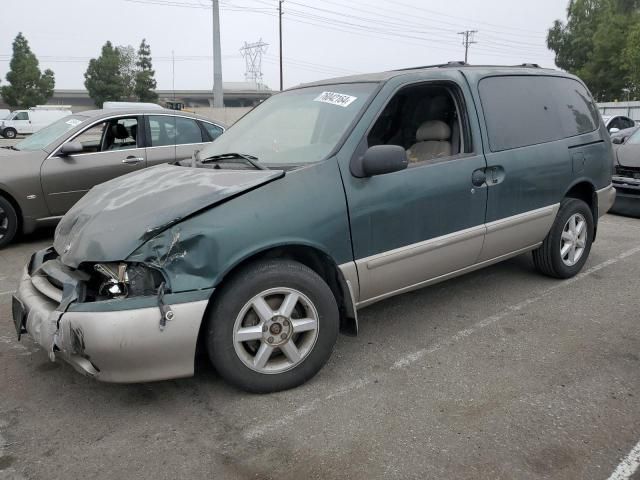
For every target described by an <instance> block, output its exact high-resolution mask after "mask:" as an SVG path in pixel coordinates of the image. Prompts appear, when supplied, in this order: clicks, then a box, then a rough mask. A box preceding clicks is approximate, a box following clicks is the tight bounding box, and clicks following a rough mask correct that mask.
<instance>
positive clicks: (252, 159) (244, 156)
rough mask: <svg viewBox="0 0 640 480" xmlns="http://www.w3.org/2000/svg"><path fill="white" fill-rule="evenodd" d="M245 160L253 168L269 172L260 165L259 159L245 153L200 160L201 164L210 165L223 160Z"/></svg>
mask: <svg viewBox="0 0 640 480" xmlns="http://www.w3.org/2000/svg"><path fill="white" fill-rule="evenodd" d="M238 159H239V160H244V161H245V162H247V163H248V164H250V165H251V166H252V167H255V168H257V169H258V170H269V169H268V168H267V167H265V166H264V165H260V164H259V163H258V157H254V156H253V155H247V154H244V153H223V154H221V155H213V156H211V157H207V158H203V159H201V160H200V163H209V162H219V161H221V160H238Z"/></svg>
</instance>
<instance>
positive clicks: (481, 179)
mask: <svg viewBox="0 0 640 480" xmlns="http://www.w3.org/2000/svg"><path fill="white" fill-rule="evenodd" d="M486 181H487V174H486V173H484V168H481V169H479V170H474V171H473V174H472V175H471V183H472V184H473V186H474V187H481V186H483V185H484V184H485V183H486Z"/></svg>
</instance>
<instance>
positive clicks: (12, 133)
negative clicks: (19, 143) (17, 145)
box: [2, 128, 18, 139]
mask: <svg viewBox="0 0 640 480" xmlns="http://www.w3.org/2000/svg"><path fill="white" fill-rule="evenodd" d="M17 135H18V132H17V131H16V130H15V129H14V128H6V129H5V130H4V131H3V132H2V136H3V137H4V138H8V139H14V138H16V136H17Z"/></svg>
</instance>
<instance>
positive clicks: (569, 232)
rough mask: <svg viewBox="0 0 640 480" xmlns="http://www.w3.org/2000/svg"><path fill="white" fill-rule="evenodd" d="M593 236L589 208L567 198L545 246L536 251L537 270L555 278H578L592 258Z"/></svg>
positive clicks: (591, 214)
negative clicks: (588, 260)
mask: <svg viewBox="0 0 640 480" xmlns="http://www.w3.org/2000/svg"><path fill="white" fill-rule="evenodd" d="M593 234H594V222H593V213H592V212H591V208H589V205H587V204H586V203H585V202H584V201H582V200H578V199H577V198H565V199H564V200H563V201H562V203H561V204H560V210H558V215H557V216H556V220H555V222H554V223H553V226H552V227H551V230H550V231H549V234H548V235H547V237H546V238H545V240H544V242H543V243H542V246H541V247H540V248H538V249H537V250H534V251H533V263H534V265H535V267H536V269H537V270H538V271H539V272H541V273H543V274H545V275H548V276H550V277H554V278H571V277H573V276H575V275H576V274H577V273H578V272H579V271H580V270H582V267H583V266H584V264H585V263H586V261H587V258H588V257H589V252H591V245H592V243H593Z"/></svg>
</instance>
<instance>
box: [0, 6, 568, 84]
mask: <svg viewBox="0 0 640 480" xmlns="http://www.w3.org/2000/svg"><path fill="white" fill-rule="evenodd" d="M566 5H567V0H537V1H535V2H531V1H528V2H523V1H522V0H484V1H482V0H446V1H440V0H422V1H421V0H398V1H395V0H387V1H385V0H349V1H341V0H322V1H320V0H285V2H284V4H283V11H284V12H285V14H284V17H283V19H284V20H283V30H284V34H283V39H284V47H283V52H284V58H285V68H284V83H285V88H286V87H288V86H293V85H296V84H298V83H301V82H307V81H312V80H317V79H320V78H327V77H334V76H340V75H344V74H350V73H359V72H371V71H379V70H385V69H390V68H401V67H407V66H416V65H427V64H432V63H441V62H447V61H449V60H460V59H463V58H464V49H463V47H462V45H461V37H460V36H459V35H457V34H456V33H457V32H459V31H461V30H467V29H469V30H478V31H479V32H478V34H477V35H476V40H477V41H478V44H476V45H472V47H471V50H470V58H469V62H470V63H476V64H479V63H485V64H487V63H489V64H517V63H522V62H533V63H539V64H541V65H543V66H549V67H553V66H554V64H553V54H552V53H551V52H549V51H548V50H547V49H546V46H545V35H546V31H547V29H548V28H549V27H550V26H551V24H552V22H553V20H555V19H557V18H562V19H564V16H565V9H566ZM277 6H278V1H277V0H220V8H221V12H220V15H221V29H222V57H223V58H222V68H223V77H224V81H242V80H243V79H244V72H245V64H244V59H243V58H242V56H241V54H240V48H241V47H242V45H243V43H244V42H245V41H246V42H249V43H251V42H256V41H258V40H259V39H260V38H262V40H263V41H264V42H266V43H268V44H269V46H268V47H267V52H266V54H265V55H264V56H263V64H262V71H263V73H264V81H265V83H266V84H267V85H269V86H270V87H272V88H274V89H275V88H278V64H277V60H278V18H277ZM1 7H2V10H1V12H2V13H0V77H2V81H3V82H4V77H5V75H6V72H7V70H8V68H9V57H10V54H11V42H12V40H13V38H14V37H15V35H16V34H17V33H18V32H19V31H22V32H23V34H24V35H25V36H26V37H27V39H28V40H29V42H30V45H31V48H32V50H33V51H34V52H35V53H36V55H38V57H39V59H40V64H41V67H42V68H43V69H44V68H51V69H53V70H54V72H55V75H56V87H57V88H81V87H82V86H83V82H84V77H83V73H84V71H85V70H86V67H87V62H88V59H89V58H91V57H95V56H97V55H98V54H99V51H100V47H101V46H102V45H103V44H104V43H105V41H107V40H111V42H112V43H114V44H116V45H127V44H131V45H133V46H135V47H136V49H137V47H138V45H139V43H140V40H141V39H142V38H143V37H144V38H146V39H147V41H148V42H149V43H150V45H151V51H152V55H153V57H154V67H155V70H156V78H157V80H158V87H159V88H161V89H170V88H172V67H171V65H172V62H171V52H172V50H173V51H174V52H175V58H176V62H175V87H176V88H177V89H206V88H211V84H212V71H211V70H212V62H211V52H212V45H211V8H210V0H108V1H105V0H57V1H53V0H2V2H1Z"/></svg>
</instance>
